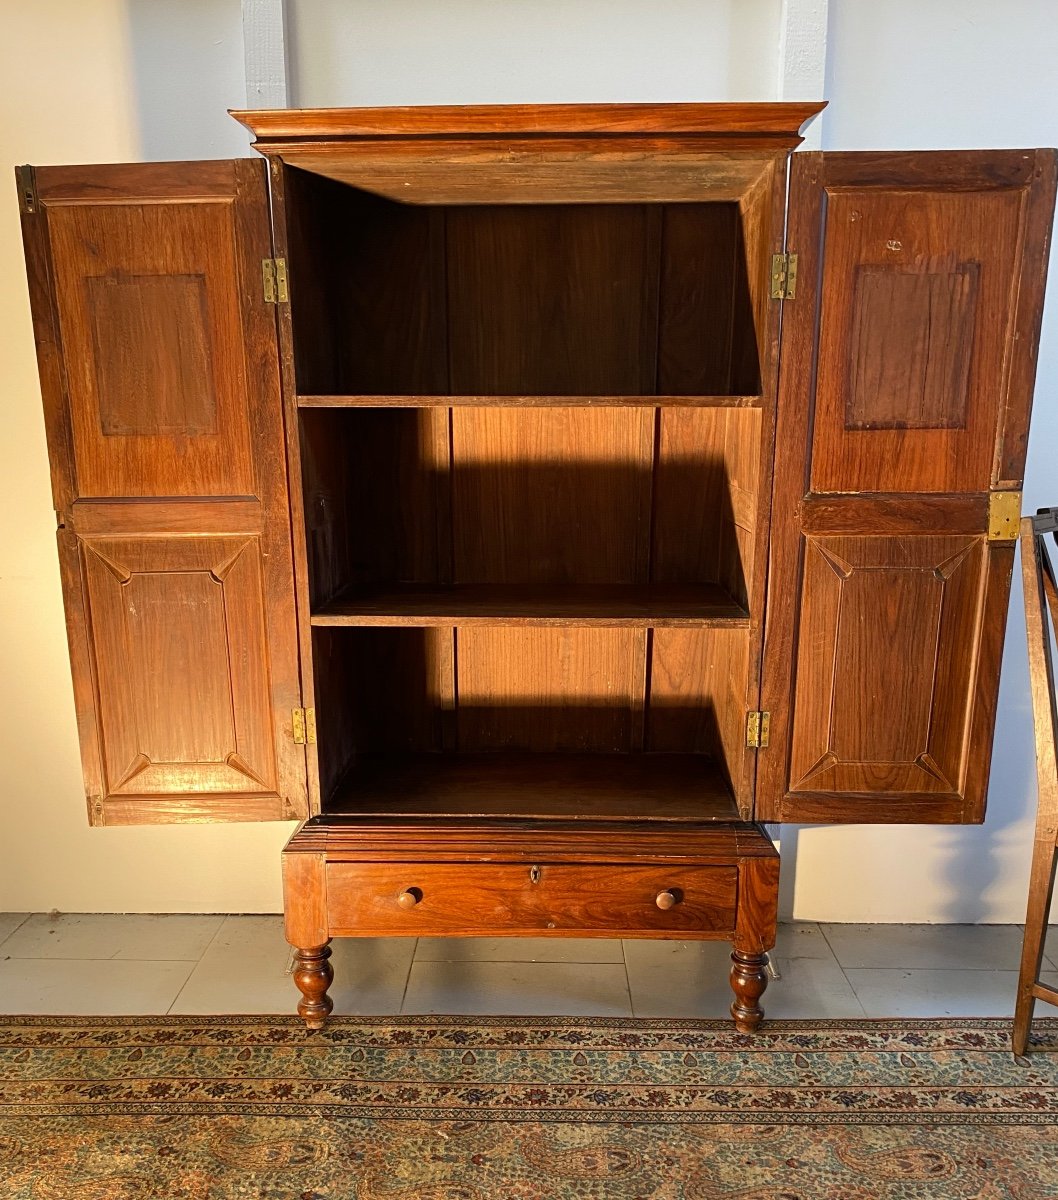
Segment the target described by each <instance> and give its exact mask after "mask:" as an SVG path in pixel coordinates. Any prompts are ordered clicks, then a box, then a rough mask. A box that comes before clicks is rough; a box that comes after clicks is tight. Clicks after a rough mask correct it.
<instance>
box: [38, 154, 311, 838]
mask: <svg viewBox="0 0 1058 1200" xmlns="http://www.w3.org/2000/svg"><path fill="white" fill-rule="evenodd" d="M35 189H36V203H35V205H34V208H33V211H31V212H29V213H26V214H25V216H24V218H23V222H24V224H23V230H24V236H25V241H26V253H27V264H28V267H29V274H30V283H31V286H30V291H31V300H32V304H33V315H34V327H35V332H36V336H37V346H38V357H39V361H40V367H41V381H42V391H43V396H44V404H45V415H46V418H47V426H48V436H49V449H50V453H51V460H52V478H53V490H54V495H55V507H56V509H57V510H58V512H59V518H60V532H59V544H60V556H61V559H62V564H63V590H64V598H65V602H66V611H67V625H68V630H69V635H70V648H71V661H72V665H73V671H74V693H75V698H76V703H77V710H78V726H79V731H80V737H81V750H82V761H83V764H84V772H85V783H86V793H87V797H88V802H89V814H90V819H91V820H92V821H93V822H94V823H96V824H113V823H123V824H127V823H142V822H152V821H174V820H209V819H221V820H264V819H279V818H291V817H296V816H299V815H303V814H304V813H305V808H306V797H305V765H304V751H303V750H302V749H301V748H300V747H298V746H295V745H294V744H293V741H292V739H291V736H290V715H291V710H292V709H293V708H295V707H298V706H300V704H301V699H300V681H299V670H298V661H297V651H296V637H295V620H294V595H293V576H292V565H291V550H290V517H289V510H288V501H287V485H286V472H285V467H284V461H285V459H284V437H283V424H282V408H281V403H280V394H279V377H278V351H277V344H276V326H275V315H274V309H273V308H272V307H270V306H269V305H267V304H266V303H265V301H264V296H263V293H262V285H261V260H262V258H264V257H267V256H268V255H269V254H270V253H271V250H270V246H271V237H270V231H269V228H268V222H267V211H268V210H267V193H266V188H265V177H264V170H263V163H258V162H252V161H249V160H247V161H237V162H220V163H165V164H141V165H137V166H131V165H130V166H116V167H54V168H42V169H38V170H37V171H36V172H35Z"/></svg>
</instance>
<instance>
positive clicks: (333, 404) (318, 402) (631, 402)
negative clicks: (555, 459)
mask: <svg viewBox="0 0 1058 1200" xmlns="http://www.w3.org/2000/svg"><path fill="white" fill-rule="evenodd" d="M297 400H298V407H299V408H760V407H761V397H760V396H583V395H573V396H430V395H417V396H393V395H388V394H383V395H377V396H305V395H300V396H298V398H297Z"/></svg>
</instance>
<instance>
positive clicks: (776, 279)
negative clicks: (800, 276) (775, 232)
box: [771, 254, 797, 300]
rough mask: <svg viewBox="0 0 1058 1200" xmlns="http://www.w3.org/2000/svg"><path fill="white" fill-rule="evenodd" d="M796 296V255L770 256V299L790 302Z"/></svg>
mask: <svg viewBox="0 0 1058 1200" xmlns="http://www.w3.org/2000/svg"><path fill="white" fill-rule="evenodd" d="M796 295H797V255H796V254H773V255H772V256H771V298H772V299H773V300H792V299H793V298H794V297H795V296H796Z"/></svg>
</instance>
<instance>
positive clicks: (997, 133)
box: [782, 0, 1058, 922]
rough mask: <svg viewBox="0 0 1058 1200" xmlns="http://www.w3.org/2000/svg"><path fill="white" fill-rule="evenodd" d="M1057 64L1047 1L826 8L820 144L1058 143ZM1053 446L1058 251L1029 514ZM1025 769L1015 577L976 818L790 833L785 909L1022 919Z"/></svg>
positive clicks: (1039, 499) (1030, 761)
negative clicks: (979, 820)
mask: <svg viewBox="0 0 1058 1200" xmlns="http://www.w3.org/2000/svg"><path fill="white" fill-rule="evenodd" d="M1056 63H1058V8H1056V6H1055V4H1054V2H1053V0H1004V3H1002V4H996V3H995V2H994V0H943V2H937V3H923V0H872V3H869V4H864V3H856V2H855V0H831V3H830V29H829V39H828V50H827V77H828V78H827V88H826V95H827V97H828V99H829V100H830V108H829V109H828V110H827V121H826V125H825V129H824V136H823V146H824V149H829V150H865V149H873V150H888V149H898V148H902V149H942V148H945V147H950V148H970V147H975V146H977V147H1020V146H1055V145H1058V70H1056V67H1055V64H1056ZM1056 447H1058V254H1056V255H1052V260H1051V294H1050V298H1049V300H1048V303H1047V307H1046V312H1045V316H1044V329H1043V338H1042V342H1041V345H1040V358H1039V371H1038V377H1037V385H1036V408H1035V411H1034V413H1033V420H1032V438H1031V441H1030V446H1029V461H1028V468H1027V472H1026V479H1025V499H1024V509H1023V511H1025V512H1034V511H1035V510H1036V508H1038V507H1041V506H1044V505H1054V504H1058V482H1056V481H1055V474H1054V468H1053V462H1054V455H1055V448H1056ZM1019 569H1020V568H1019ZM1034 772H1035V758H1034V750H1033V743H1032V726H1031V712H1030V704H1029V696H1028V668H1027V660H1026V652H1025V625H1024V619H1023V612H1022V608H1021V588H1020V584H1019V581H1018V578H1017V571H1015V586H1014V590H1013V593H1012V596H1011V615H1010V623H1009V626H1008V629H1007V643H1006V653H1005V655H1004V660H1003V677H1002V686H1001V688H1000V701H999V720H998V725H997V729H996V740H995V752H994V757H993V767H992V782H991V788H990V791H989V801H988V818H987V821H986V822H985V824H984V825H983V826H980V827H973V828H954V829H948V828H943V827H928V826H925V827H923V826H918V827H908V826H870V827H868V826H855V827H849V828H830V829H802V830H800V831H796V830H793V831H791V830H785V831H784V833H783V838H782V848H783V851H784V858H783V869H784V874H785V879H784V892H785V894H786V897H787V904H786V908H787V912H789V911H791V910H792V912H793V913H794V914H795V915H796V916H798V917H803V918H805V919H813V920H830V921H1003V922H1008V921H1013V922H1020V921H1023V920H1024V919H1025V897H1026V889H1027V887H1028V864H1029V853H1030V850H1031V845H1032V823H1033V818H1034V812H1035V804H1036V795H1035V774H1034ZM793 852H795V853H793Z"/></svg>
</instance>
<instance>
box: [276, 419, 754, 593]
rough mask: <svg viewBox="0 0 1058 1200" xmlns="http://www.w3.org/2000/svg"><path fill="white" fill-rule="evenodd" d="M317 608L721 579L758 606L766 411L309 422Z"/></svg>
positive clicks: (309, 511) (306, 452)
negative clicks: (435, 587) (378, 589)
mask: <svg viewBox="0 0 1058 1200" xmlns="http://www.w3.org/2000/svg"><path fill="white" fill-rule="evenodd" d="M300 416H301V431H302V456H303V483H304V490H305V514H306V526H307V538H308V549H309V561H310V591H311V599H312V604H313V606H314V608H319V607H322V606H323V605H325V604H327V603H329V602H330V601H331V600H333V599H334V598H335V597H336V596H337V595H338V594H339V593H341V592H342V591H343V590H345V589H347V588H355V587H357V586H358V585H366V584H373V583H374V584H378V583H381V584H387V583H391V584H392V583H424V584H445V583H453V582H454V583H461V584H511V585H518V584H524V585H526V586H537V587H546V586H548V585H554V586H559V587H561V586H575V585H593V584H647V583H659V584H665V583H676V584H685V583H713V584H718V585H719V586H721V587H722V588H724V589H725V591H726V592H727V593H728V594H729V595H730V596H731V597H732V598H733V599H734V600H735V601H736V602H737V603H739V604H740V605H742V606H743V607H748V596H749V594H750V585H751V583H752V578H753V561H752V559H753V542H754V537H755V528H756V509H757V492H758V488H759V470H760V464H759V447H760V420H761V418H760V413H759V412H758V411H757V410H756V409H708V408H696V409H661V410H654V409H649V408H639V407H629V408H598V409H593V408H548V409H532V408H515V409H509V408H507V409H504V408H477V407H460V408H453V409H444V408H428V409H417V408H364V409H355V410H354V409H342V410H328V409H323V408H319V409H306V410H303V411H302V412H301V415H300Z"/></svg>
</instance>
